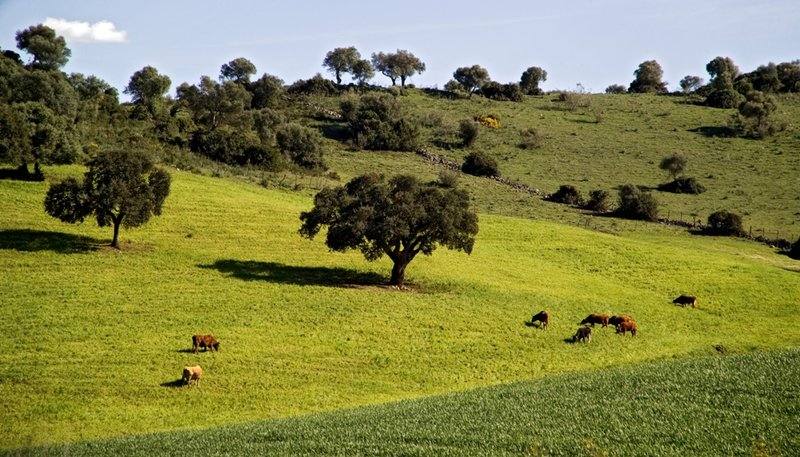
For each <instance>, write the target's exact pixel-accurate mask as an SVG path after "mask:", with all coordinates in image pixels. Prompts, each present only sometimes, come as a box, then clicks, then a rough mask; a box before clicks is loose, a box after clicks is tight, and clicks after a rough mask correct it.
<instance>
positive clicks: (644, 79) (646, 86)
mask: <svg viewBox="0 0 800 457" xmlns="http://www.w3.org/2000/svg"><path fill="white" fill-rule="evenodd" d="M633 74H634V75H635V76H636V79H634V80H633V82H631V86H630V87H629V88H628V91H629V92H637V93H655V94H662V93H665V92H667V83H665V82H663V81H662V80H661V78H662V77H663V76H664V70H662V69H661V65H659V63H658V62H656V61H655V60H648V61H645V62H642V63H641V64H639V68H637V69H636V71H634V72H633Z"/></svg>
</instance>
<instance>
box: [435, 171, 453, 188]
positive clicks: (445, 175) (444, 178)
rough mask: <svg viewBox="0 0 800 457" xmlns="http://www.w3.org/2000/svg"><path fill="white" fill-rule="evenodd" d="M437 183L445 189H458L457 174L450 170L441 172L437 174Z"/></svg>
mask: <svg viewBox="0 0 800 457" xmlns="http://www.w3.org/2000/svg"><path fill="white" fill-rule="evenodd" d="M437 182H438V184H439V185H440V186H441V187H444V188H447V189H452V188H454V187H458V173H456V172H454V171H451V170H442V171H440V172H439V180H438V181H437Z"/></svg>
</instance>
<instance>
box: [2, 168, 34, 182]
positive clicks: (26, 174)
mask: <svg viewBox="0 0 800 457" xmlns="http://www.w3.org/2000/svg"><path fill="white" fill-rule="evenodd" d="M0 179H4V180H12V181H25V182H41V181H44V176H42V174H41V173H39V174H36V173H31V172H30V171H28V170H27V169H22V168H0Z"/></svg>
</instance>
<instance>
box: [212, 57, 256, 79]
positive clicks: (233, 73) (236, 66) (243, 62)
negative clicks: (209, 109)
mask: <svg viewBox="0 0 800 457" xmlns="http://www.w3.org/2000/svg"><path fill="white" fill-rule="evenodd" d="M254 74H256V66H255V65H253V62H250V61H249V60H247V59H245V58H244V57H239V58H236V59H233V60H231V61H230V62H228V63H226V64H223V65H222V67H221V68H220V70H219V79H220V81H236V82H237V83H240V84H247V83H249V82H250V77H251V76H253V75H254Z"/></svg>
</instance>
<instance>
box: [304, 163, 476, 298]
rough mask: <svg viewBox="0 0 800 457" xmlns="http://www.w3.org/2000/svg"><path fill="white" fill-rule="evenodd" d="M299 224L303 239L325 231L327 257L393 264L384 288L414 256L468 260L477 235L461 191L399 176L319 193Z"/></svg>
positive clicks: (366, 178)
mask: <svg viewBox="0 0 800 457" xmlns="http://www.w3.org/2000/svg"><path fill="white" fill-rule="evenodd" d="M300 220H302V221H303V225H302V226H301V227H300V234H301V235H302V236H305V237H307V238H314V237H315V236H316V235H317V234H318V233H319V231H320V229H321V228H322V226H327V227H328V233H327V237H326V239H325V243H326V245H327V246H328V247H329V248H330V249H331V250H333V251H338V252H344V251H347V250H350V249H359V250H360V251H361V252H362V253H363V254H364V257H365V258H366V259H367V260H369V261H372V260H377V259H379V258H381V257H382V256H384V255H386V256H388V257H389V258H390V259H391V260H392V262H394V266H393V268H392V276H391V280H390V284H391V285H394V286H399V287H402V286H403V284H404V282H405V272H406V267H407V266H408V264H409V263H410V262H411V261H412V260H414V257H416V256H417V254H419V253H422V254H425V255H431V254H432V253H433V251H434V250H435V249H436V247H437V246H438V245H443V246H445V247H447V248H449V249H454V250H460V251H464V252H466V253H467V254H469V253H471V252H472V248H473V246H474V244H475V235H476V234H477V233H478V216H477V215H476V214H475V212H474V211H473V210H472V209H471V208H470V204H469V195H468V194H467V192H466V191H464V190H462V189H459V188H443V187H441V186H439V185H437V184H425V183H421V182H419V181H418V180H417V179H416V178H415V177H413V176H405V175H400V176H394V177H392V178H391V179H388V180H387V179H386V178H385V177H384V176H383V175H377V174H367V175H363V176H359V177H357V178H354V179H353V180H351V181H350V182H348V183H347V184H346V185H344V186H341V187H336V188H328V189H323V190H322V191H320V192H319V193H318V194H317V195H316V196H315V197H314V208H313V209H312V210H311V211H308V212H303V213H302V214H301V215H300Z"/></svg>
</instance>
